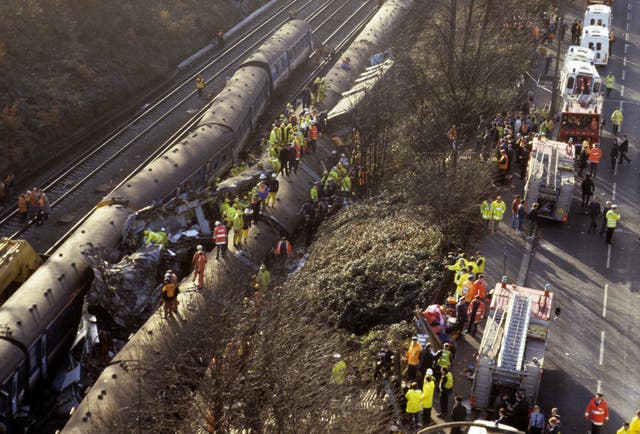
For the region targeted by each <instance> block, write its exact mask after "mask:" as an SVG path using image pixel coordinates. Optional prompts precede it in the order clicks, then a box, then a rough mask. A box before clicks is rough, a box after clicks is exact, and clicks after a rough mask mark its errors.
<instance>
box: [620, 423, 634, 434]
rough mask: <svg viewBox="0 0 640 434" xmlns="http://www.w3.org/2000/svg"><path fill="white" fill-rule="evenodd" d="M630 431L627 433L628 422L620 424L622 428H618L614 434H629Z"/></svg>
mask: <svg viewBox="0 0 640 434" xmlns="http://www.w3.org/2000/svg"><path fill="white" fill-rule="evenodd" d="M630 432H631V431H629V422H627V421H624V422H622V426H621V427H620V429H619V430H618V431H616V434H629V433H630Z"/></svg>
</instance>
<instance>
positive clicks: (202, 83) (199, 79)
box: [196, 77, 204, 89]
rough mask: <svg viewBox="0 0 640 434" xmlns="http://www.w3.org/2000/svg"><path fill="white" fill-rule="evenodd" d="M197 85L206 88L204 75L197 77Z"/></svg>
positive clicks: (199, 87)
mask: <svg viewBox="0 0 640 434" xmlns="http://www.w3.org/2000/svg"><path fill="white" fill-rule="evenodd" d="M196 87H197V88H198V89H204V79H203V78H202V77H198V78H197V79H196Z"/></svg>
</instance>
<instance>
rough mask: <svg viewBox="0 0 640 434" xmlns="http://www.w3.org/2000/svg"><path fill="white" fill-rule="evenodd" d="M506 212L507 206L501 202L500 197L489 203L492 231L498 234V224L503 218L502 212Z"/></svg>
mask: <svg viewBox="0 0 640 434" xmlns="http://www.w3.org/2000/svg"><path fill="white" fill-rule="evenodd" d="M506 210H507V205H506V204H505V203H504V201H503V200H502V196H498V197H496V200H494V201H493V202H491V215H492V217H493V231H494V232H498V224H499V223H500V221H501V220H502V219H503V218H504V212H505V211H506Z"/></svg>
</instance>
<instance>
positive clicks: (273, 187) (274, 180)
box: [265, 173, 280, 207]
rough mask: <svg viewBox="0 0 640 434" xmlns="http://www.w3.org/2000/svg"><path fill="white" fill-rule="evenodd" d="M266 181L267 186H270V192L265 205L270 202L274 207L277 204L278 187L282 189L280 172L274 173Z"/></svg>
mask: <svg viewBox="0 0 640 434" xmlns="http://www.w3.org/2000/svg"><path fill="white" fill-rule="evenodd" d="M266 183H267V187H269V194H267V202H266V204H265V205H266V206H269V203H271V206H272V207H274V206H276V200H277V195H278V189H280V182H279V181H278V174H277V173H272V174H271V178H269V179H267V181H266Z"/></svg>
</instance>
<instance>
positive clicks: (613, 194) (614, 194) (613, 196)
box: [611, 182, 616, 201]
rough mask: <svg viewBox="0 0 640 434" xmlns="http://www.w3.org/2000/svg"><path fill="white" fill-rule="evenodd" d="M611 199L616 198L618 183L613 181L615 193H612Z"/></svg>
mask: <svg viewBox="0 0 640 434" xmlns="http://www.w3.org/2000/svg"><path fill="white" fill-rule="evenodd" d="M611 200H612V201H614V200H616V183H615V182H614V183H613V193H612V194H611Z"/></svg>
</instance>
